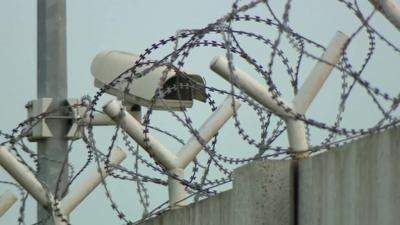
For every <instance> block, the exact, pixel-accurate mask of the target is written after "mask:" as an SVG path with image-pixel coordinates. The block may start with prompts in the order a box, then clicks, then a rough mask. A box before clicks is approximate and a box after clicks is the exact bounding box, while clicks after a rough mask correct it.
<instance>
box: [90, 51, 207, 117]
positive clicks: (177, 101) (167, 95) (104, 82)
mask: <svg viewBox="0 0 400 225" xmlns="http://www.w3.org/2000/svg"><path fill="white" fill-rule="evenodd" d="M138 59H139V56H137V55H134V54H131V53H127V52H122V51H104V52H101V53H99V54H97V55H96V57H95V58H94V59H93V61H92V65H91V73H92V75H93V76H94V78H95V81H94V85H95V86H96V87H98V88H104V87H105V91H106V92H107V93H108V94H111V95H114V96H117V97H122V96H121V95H123V97H124V100H125V101H126V103H127V104H129V105H132V106H135V105H140V106H145V107H152V109H157V110H175V111H179V110H182V109H184V108H191V107H192V105H193V99H196V100H198V101H202V102H205V100H206V96H205V90H204V81H203V79H202V77H201V76H199V75H194V74H187V73H185V72H183V71H179V70H177V69H176V68H175V67H173V66H172V65H168V64H160V65H157V63H156V62H155V61H149V60H148V61H145V62H143V63H142V64H141V65H137V68H136V70H135V74H133V77H134V79H133V80H132V83H131V84H129V86H128V83H127V82H128V81H127V79H124V78H127V77H129V76H130V75H131V74H130V73H126V75H123V76H122V77H121V79H120V80H119V82H118V83H117V84H116V85H110V84H111V82H112V81H114V80H115V79H116V78H117V77H118V76H120V75H121V74H123V73H124V72H126V71H128V70H129V69H130V68H132V67H133V66H134V65H135V62H136V61H137V60H138ZM127 87H128V88H127ZM157 89H159V90H160V91H161V93H162V95H159V96H158V97H155V94H156V91H157Z"/></svg>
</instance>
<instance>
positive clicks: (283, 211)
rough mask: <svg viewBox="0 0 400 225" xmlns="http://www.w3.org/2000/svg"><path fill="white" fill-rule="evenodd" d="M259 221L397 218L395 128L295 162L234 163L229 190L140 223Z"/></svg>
mask: <svg viewBox="0 0 400 225" xmlns="http://www.w3.org/2000/svg"><path fill="white" fill-rule="evenodd" d="M296 168H297V169H296ZM263 224H265V225H293V224H298V225H338V224H343V225H377V224H379V225H396V224H400V128H395V129H392V130H389V131H386V132H383V133H380V134H376V135H372V136H368V137H365V138H363V139H360V140H358V141H355V142H353V143H350V144H348V145H346V146H344V147H342V148H339V149H335V150H331V151H329V152H325V153H322V154H320V155H316V156H313V157H311V158H309V159H305V160H301V161H299V162H298V163H296V162H293V161H289V160H287V161H279V160H277V161H270V160H267V161H259V162H254V163H251V164H249V165H246V166H243V167H241V168H239V169H237V170H235V173H234V181H233V189H232V190H229V191H226V192H224V193H221V194H218V195H216V196H214V197H211V198H209V199H205V200H202V201H200V202H198V203H196V204H191V205H189V206H187V207H185V208H181V209H177V210H171V211H168V212H165V213H164V214H162V215H160V216H158V217H156V218H153V219H151V220H148V221H146V222H144V223H143V225H263Z"/></svg>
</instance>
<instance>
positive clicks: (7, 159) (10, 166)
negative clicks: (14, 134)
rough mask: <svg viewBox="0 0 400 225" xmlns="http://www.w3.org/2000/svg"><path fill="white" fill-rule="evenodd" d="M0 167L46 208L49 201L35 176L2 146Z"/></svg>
mask: <svg viewBox="0 0 400 225" xmlns="http://www.w3.org/2000/svg"><path fill="white" fill-rule="evenodd" d="M0 165H1V166H2V167H3V168H4V169H5V170H6V171H7V172H8V173H9V174H10V175H11V176H12V177H13V178H14V179H15V180H16V181H17V182H18V183H19V184H20V185H21V186H22V187H23V188H25V190H26V191H27V192H28V193H29V194H30V195H32V197H33V198H34V199H35V200H36V201H37V202H38V203H39V204H40V205H41V206H46V207H47V206H48V205H49V204H50V201H51V199H49V198H48V195H47V192H46V190H45V189H44V188H43V187H42V184H41V183H40V182H39V181H38V180H37V179H36V177H35V175H33V174H32V173H31V171H29V169H28V168H27V167H26V166H24V165H23V164H22V163H20V162H18V160H17V159H16V158H15V157H14V156H13V155H12V154H11V153H10V152H9V151H8V149H6V148H5V147H3V146H0Z"/></svg>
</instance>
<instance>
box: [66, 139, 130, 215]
mask: <svg viewBox="0 0 400 225" xmlns="http://www.w3.org/2000/svg"><path fill="white" fill-rule="evenodd" d="M125 158H126V154H125V152H124V151H122V149H121V148H119V147H116V148H114V149H113V150H112V152H111V158H110V165H111V166H117V165H119V164H120V163H121V162H122V161H123V160H124V159H125ZM105 167H106V165H105V164H104V163H101V165H100V169H98V168H96V169H95V170H94V171H92V172H91V173H90V174H89V176H87V178H86V179H85V180H84V181H82V183H80V184H79V186H78V187H76V188H74V190H73V191H72V192H70V193H68V195H66V196H65V197H64V199H63V200H62V201H61V203H60V205H61V212H62V213H64V214H65V215H67V216H68V215H69V214H70V213H71V212H72V211H73V210H74V209H75V208H76V207H77V206H78V205H79V204H80V203H81V202H82V201H83V200H84V199H85V198H86V197H87V196H88V195H89V194H90V193H91V192H92V191H93V190H94V189H95V188H96V187H97V186H98V185H99V184H101V181H102V180H103V179H105V178H106V177H107V176H108V173H107V171H106V168H105Z"/></svg>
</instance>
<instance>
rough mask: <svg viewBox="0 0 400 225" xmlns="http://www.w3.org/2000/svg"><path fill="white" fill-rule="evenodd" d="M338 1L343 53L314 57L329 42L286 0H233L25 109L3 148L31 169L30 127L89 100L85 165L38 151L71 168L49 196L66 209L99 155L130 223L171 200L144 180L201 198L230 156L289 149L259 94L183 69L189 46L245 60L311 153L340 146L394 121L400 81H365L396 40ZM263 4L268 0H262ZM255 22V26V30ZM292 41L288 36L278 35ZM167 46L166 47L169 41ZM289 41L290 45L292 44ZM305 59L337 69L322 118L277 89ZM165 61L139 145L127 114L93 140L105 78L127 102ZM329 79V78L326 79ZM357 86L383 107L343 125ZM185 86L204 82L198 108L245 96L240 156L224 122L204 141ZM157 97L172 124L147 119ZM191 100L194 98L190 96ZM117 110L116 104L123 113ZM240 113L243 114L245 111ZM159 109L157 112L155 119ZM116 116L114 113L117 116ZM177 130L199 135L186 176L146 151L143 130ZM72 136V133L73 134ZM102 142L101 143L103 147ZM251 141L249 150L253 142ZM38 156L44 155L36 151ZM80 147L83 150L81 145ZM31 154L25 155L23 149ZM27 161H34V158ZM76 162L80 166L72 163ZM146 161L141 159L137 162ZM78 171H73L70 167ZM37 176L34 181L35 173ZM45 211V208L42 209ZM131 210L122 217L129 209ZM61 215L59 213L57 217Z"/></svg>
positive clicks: (273, 155) (287, 153)
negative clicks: (390, 86)
mask: <svg viewBox="0 0 400 225" xmlns="http://www.w3.org/2000/svg"><path fill="white" fill-rule="evenodd" d="M338 2H340V3H343V5H344V8H345V9H346V10H348V11H350V12H352V13H353V14H354V16H355V19H357V20H358V21H359V22H360V24H359V26H358V27H357V28H356V29H355V30H354V32H353V33H351V34H350V36H349V39H348V41H347V42H346V44H345V46H344V47H343V49H341V57H340V60H339V63H337V64H331V63H329V62H327V61H325V60H323V59H322V58H321V57H319V56H317V54H316V53H315V52H318V53H323V52H324V51H325V50H326V47H324V45H323V44H321V43H319V42H318V40H316V38H309V37H306V35H303V34H301V33H300V32H298V31H297V30H296V28H295V27H291V25H290V19H291V17H290V16H291V9H292V2H291V1H290V0H288V1H286V2H285V4H284V7H283V13H282V14H281V16H279V15H278V13H277V10H276V9H274V7H273V6H272V5H271V4H270V2H269V1H268V0H265V1H263V0H257V1H250V2H248V3H243V1H235V2H234V3H233V4H232V7H231V10H230V11H229V12H228V13H227V14H225V15H223V16H222V17H221V18H219V19H217V20H216V21H215V22H211V23H209V24H207V25H206V26H205V27H204V28H202V29H182V30H179V31H177V32H176V34H175V35H172V36H170V37H167V38H163V39H161V40H159V41H158V42H156V43H153V44H151V45H150V46H149V47H148V48H146V49H145V50H144V51H143V52H142V53H141V54H139V56H138V60H137V61H136V62H132V63H133V66H132V67H131V68H128V69H127V70H126V71H125V72H123V73H121V74H120V75H119V76H118V77H117V78H115V79H114V80H113V81H112V82H110V83H109V84H107V85H105V86H104V87H102V88H100V89H99V90H98V91H97V92H96V94H95V95H93V96H84V97H82V99H81V103H80V104H76V105H73V106H65V107H62V108H58V109H55V110H52V111H50V112H45V113H42V114H40V115H36V116H34V117H31V118H28V119H27V120H24V121H23V122H21V123H19V124H18V125H17V126H16V127H15V128H14V129H12V130H11V132H9V133H6V132H2V131H0V138H1V140H2V142H1V145H4V146H6V147H7V148H8V149H10V150H11V151H12V152H13V154H15V156H16V157H17V159H18V160H19V161H20V162H21V163H23V164H24V165H25V166H26V167H27V168H29V170H30V171H31V172H32V173H33V174H37V173H38V171H40V163H39V162H40V161H39V156H38V154H36V153H35V152H34V151H33V150H31V148H30V147H29V145H28V144H26V143H25V140H26V138H27V136H28V133H29V131H30V130H31V129H33V127H34V126H35V125H36V124H37V123H39V122H40V121H41V120H42V119H44V118H46V117H47V116H51V115H52V114H54V113H57V112H60V111H65V110H67V111H71V110H72V109H74V108H77V107H84V108H85V109H86V113H85V116H84V117H82V118H79V119H76V118H75V120H76V121H75V122H77V123H78V124H79V125H80V129H81V130H82V135H83V136H82V138H81V140H82V141H83V143H84V144H85V145H86V149H87V152H86V156H85V157H86V160H85V162H84V164H83V165H81V166H78V165H74V164H73V163H70V162H68V161H67V159H65V161H63V162H59V161H54V160H52V159H47V158H41V161H43V160H48V161H52V162H56V163H59V164H62V165H63V167H62V168H66V167H67V166H68V167H69V171H71V172H70V175H69V181H68V185H67V188H66V189H65V190H60V187H59V186H60V185H59V183H60V182H61V174H62V171H61V172H60V176H59V177H58V182H57V188H56V193H61V194H59V195H56V196H55V198H56V202H55V204H54V205H53V206H52V207H53V210H54V211H56V214H55V215H56V216H59V217H60V218H61V217H62V216H63V215H62V214H61V212H60V209H59V206H58V201H59V200H60V199H57V198H58V197H57V196H63V195H65V194H66V193H67V190H68V188H69V187H71V186H72V184H73V183H75V181H76V180H77V178H78V177H80V176H81V175H82V174H83V173H84V171H86V170H87V169H88V168H89V167H90V166H92V165H93V166H95V167H97V168H98V169H99V168H100V167H101V166H102V163H103V164H105V169H106V171H107V175H109V178H108V179H109V180H107V181H106V180H105V179H102V181H101V182H102V186H103V187H104V191H105V197H106V199H107V200H108V202H109V203H110V206H111V209H112V210H113V211H114V212H115V216H116V217H117V218H118V219H119V220H121V222H123V223H124V224H137V223H140V222H142V221H144V220H146V219H149V218H151V217H153V216H155V215H159V214H160V213H162V212H164V211H165V210H168V209H169V208H170V206H168V201H166V202H164V203H162V204H161V205H159V206H155V207H153V208H151V207H152V199H151V191H150V188H149V186H151V185H157V186H168V181H167V179H174V180H178V181H179V182H180V183H181V184H182V185H184V186H185V190H186V191H187V192H188V193H189V195H188V197H187V199H192V200H193V201H198V200H200V199H202V198H206V197H209V196H212V195H214V194H216V193H217V191H218V190H220V188H221V186H223V185H226V184H227V183H229V182H231V181H232V171H233V169H234V168H236V167H237V165H242V164H246V163H250V162H252V161H256V160H264V159H290V158H291V157H292V156H293V154H294V152H293V149H291V147H290V146H288V145H285V144H282V143H281V141H280V139H282V138H281V136H282V134H284V133H285V131H286V129H287V128H286V126H285V122H284V120H283V119H282V118H281V117H280V116H279V115H276V114H275V113H274V112H273V111H271V110H270V109H268V108H266V107H264V106H263V105H261V104H259V103H258V102H257V101H255V100H254V99H252V98H251V97H250V96H248V95H247V94H246V93H245V91H244V90H243V89H242V88H241V87H240V85H237V84H236V86H237V87H235V81H234V78H233V77H231V80H230V82H229V86H228V88H226V86H225V87H220V86H215V85H213V81H209V80H210V79H207V78H206V77H203V79H204V84H201V83H199V82H196V81H194V80H193V78H192V77H190V76H189V75H188V74H186V73H185V72H182V71H183V70H184V69H185V66H186V64H187V62H190V61H191V56H192V54H195V53H193V52H195V50H197V49H216V50H217V51H220V53H222V54H223V55H225V56H226V58H227V60H228V67H229V71H230V73H231V74H233V72H234V70H235V67H236V65H237V64H240V65H244V66H245V67H246V68H251V69H252V70H253V71H254V72H253V76H254V77H255V78H256V79H257V80H259V81H260V82H261V83H262V84H263V85H266V86H267V87H268V88H267V90H268V92H269V94H270V95H271V96H272V99H273V101H275V103H276V105H278V106H280V107H281V108H282V109H283V110H284V111H285V112H286V113H287V115H288V116H287V117H288V118H290V119H294V120H299V121H302V122H304V124H305V125H306V131H307V142H308V143H309V144H310V147H309V148H308V149H306V150H305V152H307V153H309V154H317V153H319V152H322V151H328V150H330V149H334V148H338V147H341V146H343V145H345V144H347V143H349V142H351V141H354V140H356V139H359V138H362V137H365V136H366V135H371V134H374V133H377V132H382V131H384V130H387V129H390V128H393V127H396V126H398V125H399V115H398V113H399V112H398V106H399V104H400V91H399V92H398V94H395V95H391V94H389V92H388V91H387V90H384V89H381V88H378V87H377V85H374V84H373V83H372V84H371V82H370V81H368V80H367V79H366V77H365V76H363V75H364V74H365V73H366V71H367V72H368V65H370V64H371V62H372V61H373V60H374V58H373V56H374V55H375V54H376V51H377V49H378V48H381V47H380V46H381V45H378V44H380V43H383V44H384V45H385V47H387V48H388V49H389V50H390V51H392V52H394V53H396V54H398V53H400V50H399V48H398V46H396V44H394V43H392V41H390V38H388V37H385V36H384V35H382V34H381V33H379V32H378V31H377V29H375V28H374V27H373V26H372V25H371V22H370V21H371V20H372V19H373V18H374V16H375V15H376V14H377V12H376V10H373V11H371V12H369V13H364V12H363V10H362V9H360V7H359V5H358V3H357V1H354V2H350V1H344V0H338ZM261 7H266V9H267V10H266V11H265V15H268V16H265V15H254V14H252V13H253V12H252V10H253V9H257V8H261ZM264 9H265V8H264ZM241 23H245V24H246V26H239V25H238V24H241ZM254 24H256V25H260V27H263V29H265V30H268V31H274V37H273V36H269V35H268V36H267V35H265V34H264V33H263V32H262V31H261V30H260V31H259V30H256V31H254V30H251V29H244V28H243V27H251V26H250V25H254ZM258 31H259V32H258ZM363 34H365V35H366V38H367V43H366V44H365V47H366V49H367V51H366V53H365V55H361V54H359V55H358V59H361V61H362V62H361V64H360V66H358V67H357V66H355V63H353V62H352V60H351V58H350V56H349V54H350V53H349V49H350V48H351V47H352V46H353V45H354V40H355V39H356V38H357V37H359V36H361V35H363ZM247 42H252V43H253V42H254V43H256V44H259V45H262V46H263V47H265V48H266V49H268V50H269V54H267V56H264V58H261V59H260V57H257V55H258V53H255V52H254V51H249V50H247V48H246V47H245V46H246V44H247ZM286 42H288V43H289V44H288V45H286V44H285V43H286ZM168 49H171V50H170V51H168ZM160 50H163V52H164V51H167V52H168V53H167V54H164V57H161V58H160V59H159V60H154V59H150V58H151V56H152V55H156V53H157V52H158V51H160ZM290 51H292V52H295V54H293V53H289V52H290ZM305 60H311V61H312V62H315V63H317V62H319V63H324V64H327V65H330V66H332V67H333V68H334V70H335V72H337V73H340V87H339V88H338V89H340V94H339V96H338V99H339V101H338V105H337V107H336V109H337V111H336V114H335V117H334V121H333V123H331V124H330V123H328V122H326V121H328V120H326V121H319V120H316V119H314V118H312V117H309V115H307V116H306V115H304V114H300V113H297V112H296V111H294V110H293V109H292V107H290V106H289V105H287V104H286V103H284V102H283V101H281V100H280V99H281V98H282V97H283V94H285V95H286V94H287V93H290V94H292V95H296V94H297V93H298V91H299V82H300V81H301V80H302V79H303V77H302V76H301V74H302V72H301V69H302V67H303V66H304V63H305ZM277 64H279V65H282V66H283V68H284V69H277V68H278V67H277V66H276V65H277ZM159 68H163V72H162V77H161V79H160V82H159V86H158V87H157V88H156V90H155V92H154V97H153V98H152V100H151V103H150V105H149V106H148V107H147V110H146V112H145V114H144V115H143V117H142V121H139V122H141V124H142V126H143V128H144V131H143V135H144V140H143V143H144V146H140V145H139V144H138V143H136V142H135V141H133V140H132V139H131V138H130V136H129V134H127V133H126V132H125V131H124V124H120V123H118V122H117V123H116V124H115V126H114V130H113V132H112V134H111V135H110V144H109V145H108V147H98V146H97V141H96V137H95V133H96V127H95V126H94V125H93V124H92V121H93V120H94V118H95V114H96V113H98V112H99V111H101V110H99V109H98V107H99V102H100V101H101V100H102V98H103V96H104V94H105V93H107V91H108V90H109V89H111V88H116V87H119V86H123V87H124V88H122V89H119V88H117V89H119V90H120V93H119V96H118V97H119V99H120V100H121V102H122V103H123V105H124V107H127V108H128V106H129V103H128V100H127V99H126V98H125V96H126V94H127V93H130V91H131V90H132V89H133V88H134V85H133V84H135V81H136V80H138V79H140V78H143V77H145V76H148V75H149V74H150V73H151V72H152V71H154V70H156V69H159ZM170 72H174V73H175V75H176V76H177V77H178V78H179V79H181V81H182V80H185V81H188V82H184V83H179V79H177V82H176V83H174V84H172V85H170V86H168V87H165V83H166V81H167V78H168V74H169V73H170ZM279 73H285V77H284V76H282V77H284V78H285V79H287V80H288V81H289V82H288V83H289V84H290V88H291V89H290V90H282V89H280V88H279V87H280V85H279V82H277V81H276V80H277V76H278V74H279ZM327 88H331V87H327ZM356 88H359V89H361V90H363V91H364V92H365V96H363V98H362V101H363V103H367V102H369V103H372V104H371V105H372V106H373V107H375V109H376V110H377V111H378V112H379V113H380V116H381V117H380V118H378V121H377V123H376V124H374V125H371V126H369V127H363V128H347V127H344V125H343V124H344V122H343V120H344V117H345V113H346V111H347V110H348V109H349V108H350V109H351V107H354V106H349V101H350V100H349V99H350V96H351V95H352V94H353V93H354V92H355V90H356ZM183 90H198V91H203V92H204V98H205V103H204V104H203V105H206V106H207V107H208V108H209V110H208V112H206V111H205V112H203V113H212V112H215V111H216V110H217V102H218V100H219V99H220V98H221V97H222V96H229V97H231V98H232V99H234V100H236V101H239V102H241V103H242V104H243V105H245V107H246V110H247V111H249V112H250V113H254V114H255V115H256V117H254V118H247V117H248V115H250V114H249V113H248V112H246V113H241V111H240V110H236V109H235V107H234V106H232V110H233V115H232V123H233V127H234V129H235V132H234V133H235V134H236V135H238V136H239V137H240V139H241V141H243V143H245V147H243V148H248V150H246V151H243V155H245V156H242V157H235V156H232V155H229V154H228V155H225V154H226V153H223V151H222V150H221V149H220V148H221V147H220V145H219V144H220V143H221V142H222V143H223V142H226V141H227V140H226V138H221V135H222V133H223V132H228V133H229V135H231V136H232V135H233V132H232V131H225V130H221V131H220V132H221V133H218V134H217V135H215V136H214V137H213V139H212V140H211V141H210V143H206V141H205V140H204V139H203V137H201V135H200V133H199V130H197V129H196V125H195V122H194V121H196V113H194V115H191V114H193V112H192V111H191V110H189V109H187V108H186V107H185V105H184V104H183V100H184V98H183V97H184V96H183V95H184V94H183V93H182V91H183ZM172 93H174V94H176V96H177V99H176V100H177V102H178V103H179V104H180V107H178V108H180V110H179V111H178V112H177V111H176V110H175V109H173V108H171V107H169V105H168V104H167V103H166V102H165V99H164V97H165V96H168V95H169V94H172ZM156 102H161V103H162V104H163V106H164V111H165V113H164V114H168V115H169V116H170V118H172V119H170V120H171V121H169V122H171V123H172V122H175V123H176V124H177V125H175V126H173V127H172V128H171V127H170V126H169V127H167V128H166V127H162V126H159V125H158V124H156V122H153V121H154V120H157V114H158V111H157V109H156V108H155V104H156ZM194 107H196V106H194ZM120 116H122V114H121V115H120ZM243 117H245V118H246V119H243ZM84 118H89V121H88V122H87V121H84ZM154 118H156V119H154ZM248 120H251V122H253V121H257V122H258V124H259V131H260V133H259V134H257V135H254V133H255V131H254V130H255V129H254V127H251V128H248V127H249V126H248V125H247V123H249V121H248ZM117 121H118V120H117ZM183 132H186V133H187V134H189V135H192V136H193V137H194V138H195V139H196V140H197V141H198V143H200V144H201V146H202V148H203V151H202V153H201V154H202V155H201V156H198V157H196V159H195V160H193V164H192V167H191V174H190V176H188V178H183V179H182V178H180V177H178V176H177V175H176V174H174V173H172V172H171V171H169V170H168V169H167V168H166V167H165V166H164V165H162V164H161V163H160V162H159V161H158V160H157V159H156V157H155V155H153V154H152V153H151V152H150V153H149V152H147V153H145V151H143V150H145V149H148V148H151V141H150V139H149V135H150V133H152V134H153V133H157V134H160V135H162V136H164V137H167V138H169V139H170V140H172V141H171V142H174V143H175V144H176V145H177V146H180V147H182V146H183V145H184V144H185V141H184V138H183V137H182V134H183ZM316 132H320V133H324V134H325V136H324V137H323V138H322V139H321V141H319V142H317V140H316V139H314V138H313V136H312V135H313V133H316ZM75 142H76V141H75ZM75 142H74V141H71V143H70V145H69V151H70V152H72V151H74V147H73V143H75ZM121 143H122V144H123V146H124V147H125V148H126V149H127V152H128V153H129V157H130V159H131V160H130V161H129V163H126V165H129V167H126V166H122V165H111V162H110V157H111V154H112V151H113V149H114V147H115V146H116V145H117V144H118V145H119V144H121ZM101 149H105V150H103V151H102V150H101ZM254 149H255V150H256V151H255V152H252V150H254ZM40 157H41V156H40ZM82 157H84V156H83V154H82ZM27 158H28V159H27ZM32 162H33V164H34V165H32ZM77 167H78V168H79V169H78V170H77V169H76V168H77ZM144 168H145V169H144ZM75 171H77V172H75ZM36 178H37V179H38V180H39V181H40V179H39V177H37V176H36ZM112 182H128V183H129V182H134V183H135V186H136V190H137V194H138V196H139V202H138V205H140V206H141V207H142V218H133V217H132V216H131V215H130V214H129V213H126V212H124V211H123V210H122V208H121V207H120V206H119V204H118V201H117V200H116V199H115V198H114V197H113V196H114V195H113V188H112V187H111V186H110V185H109V184H110V183H112ZM41 183H42V185H43V187H44V188H45V189H46V190H47V189H48V188H46V185H45V184H44V183H43V182H41ZM0 184H2V185H14V186H15V187H17V188H18V189H19V190H20V195H21V196H22V198H21V207H20V214H19V217H18V219H17V220H18V223H19V224H25V221H24V212H25V202H26V199H27V194H26V192H25V191H24V190H23V189H22V188H21V187H20V186H19V185H17V184H14V183H12V182H8V181H0ZM49 217H50V216H49ZM128 217H129V218H128ZM61 219H63V220H65V218H61ZM43 222H45V221H39V222H37V223H35V224H42V223H43Z"/></svg>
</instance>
